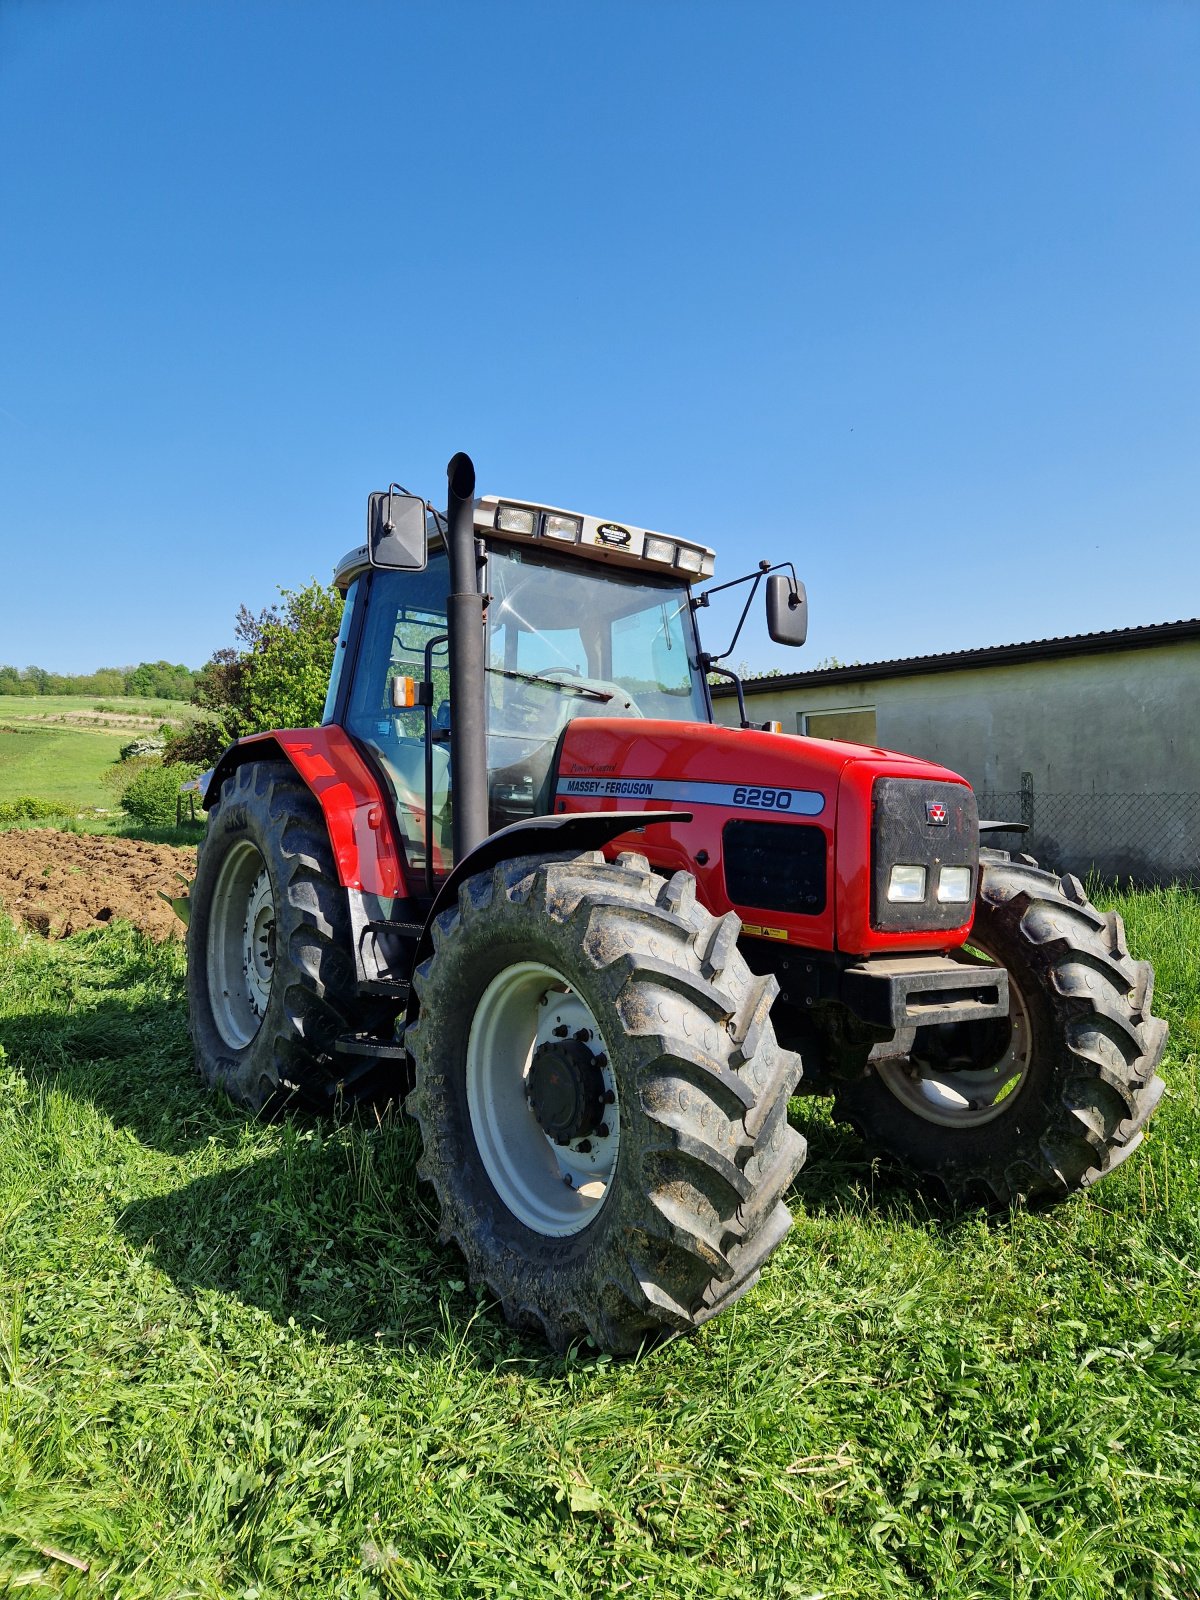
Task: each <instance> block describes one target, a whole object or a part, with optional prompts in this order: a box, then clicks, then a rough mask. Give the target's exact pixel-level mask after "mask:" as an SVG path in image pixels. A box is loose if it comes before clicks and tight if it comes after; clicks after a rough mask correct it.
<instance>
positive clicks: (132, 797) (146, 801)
mask: <svg viewBox="0 0 1200 1600" xmlns="http://www.w3.org/2000/svg"><path fill="white" fill-rule="evenodd" d="M195 775H196V769H195V768H194V767H190V766H187V765H185V764H184V763H183V762H182V761H173V762H171V763H170V764H169V765H167V766H163V765H161V764H155V765H150V766H146V767H143V769H142V770H141V771H140V772H139V773H137V774H136V775H135V777H134V779H133V781H132V782H131V783H130V784H129V785H128V786H127V788H126V789H125V792H124V794H123V795H122V796H121V810H122V811H124V812H125V814H126V816H129V817H132V818H133V820H134V821H135V822H140V823H142V825H143V826H144V827H148V828H173V827H174V826H175V822H176V817H177V811H176V805H177V802H178V799H179V790H180V786H181V785H182V784H184V783H186V782H187V780H188V779H189V778H193V777H195Z"/></svg>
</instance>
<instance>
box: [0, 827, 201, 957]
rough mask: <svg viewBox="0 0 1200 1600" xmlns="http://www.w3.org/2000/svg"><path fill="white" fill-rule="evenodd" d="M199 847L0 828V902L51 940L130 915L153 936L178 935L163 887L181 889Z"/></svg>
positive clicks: (177, 924) (180, 927) (49, 830)
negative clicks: (8, 830) (10, 830)
mask: <svg viewBox="0 0 1200 1600" xmlns="http://www.w3.org/2000/svg"><path fill="white" fill-rule="evenodd" d="M195 872H196V852H195V850H193V849H188V848H176V846H174V845H169V844H143V843H142V842H141V841H140V840H138V839H118V838H115V837H113V836H112V835H108V834H99V833H60V832H58V831H57V830H55V829H53V828H29V829H19V830H14V831H13V832H10V833H0V906H3V908H4V910H5V911H7V913H8V914H9V916H11V917H14V918H15V919H16V920H17V921H18V922H22V923H24V924H25V925H26V926H27V927H30V928H33V929H35V930H36V931H37V932H38V933H45V934H48V935H49V936H50V937H51V938H54V939H65V938H66V937H67V935H68V934H71V933H79V932H81V931H82V930H83V929H84V928H94V927H95V926H96V924H97V923H101V922H113V921H117V920H119V921H122V922H132V923H133V924H134V926H135V927H138V928H141V929H142V931H143V932H144V933H148V934H150V935H151V937H152V938H155V939H181V938H182V937H183V923H182V922H180V920H179V918H178V917H177V916H176V915H175V913H174V911H173V910H172V909H171V907H170V906H169V905H167V904H166V902H165V901H163V900H160V899H159V897H158V891H159V890H160V889H161V890H162V892H163V893H164V894H170V895H180V894H184V893H185V892H186V891H185V889H184V886H183V884H182V883H181V882H180V881H179V875H180V874H181V873H182V874H183V876H184V878H187V879H191V878H192V877H194V876H195Z"/></svg>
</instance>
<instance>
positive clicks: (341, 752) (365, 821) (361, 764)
mask: <svg viewBox="0 0 1200 1600" xmlns="http://www.w3.org/2000/svg"><path fill="white" fill-rule="evenodd" d="M273 755H279V756H282V757H283V758H284V759H285V760H287V761H290V762H291V764H292V766H293V767H295V769H296V771H297V773H298V774H299V775H300V777H301V778H303V780H304V782H305V783H306V784H307V785H308V787H309V789H310V790H311V791H312V793H313V795H314V796H315V797H316V799H317V802H318V804H319V805H320V807H321V811H322V812H323V814H324V817H325V826H326V827H327V828H328V829H329V842H330V845H331V846H332V847H333V859H334V861H335V862H336V864H337V873H338V882H339V883H340V884H341V885H342V887H343V889H360V890H362V891H363V892H364V893H366V894H376V895H380V896H382V897H383V898H384V899H389V900H390V899H397V898H404V897H406V896H407V894H408V885H407V883H406V881H405V874H404V861H403V857H402V856H401V854H400V849H399V845H398V843H397V840H396V833H395V828H394V826H393V822H392V801H391V797H390V795H387V794H385V792H384V790H383V789H382V788H381V786H380V784H379V780H378V779H377V778H376V777H375V774H374V773H373V772H372V771H371V769H370V767H368V766H367V764H366V762H365V761H364V760H363V758H362V756H361V755H360V754H359V751H358V748H357V746H356V745H355V744H354V742H353V740H352V739H351V738H350V736H349V734H347V733H346V731H345V729H344V728H339V727H338V726H337V725H336V723H331V724H329V726H327V727H324V728H287V729H275V730H273V731H272V732H271V733H252V734H250V735H249V736H248V737H247V738H245V739H239V740H238V742H237V743H236V744H233V745H230V747H229V749H228V750H226V751H225V753H224V755H223V756H222V757H221V759H220V760H219V761H218V762H217V764H216V766H215V767H214V769H213V774H212V777H211V778H210V779H209V782H208V787H207V788H206V789H205V791H204V805H205V808H206V809H207V807H208V806H209V805H211V804H212V802H213V801H214V800H215V799H216V797H217V796H218V795H219V794H220V792H221V785H222V783H224V781H225V779H226V778H227V777H229V775H230V773H232V772H236V771H237V769H238V767H241V766H244V765H245V764H246V762H247V761H261V760H264V759H266V760H270V759H271V757H272V756H273Z"/></svg>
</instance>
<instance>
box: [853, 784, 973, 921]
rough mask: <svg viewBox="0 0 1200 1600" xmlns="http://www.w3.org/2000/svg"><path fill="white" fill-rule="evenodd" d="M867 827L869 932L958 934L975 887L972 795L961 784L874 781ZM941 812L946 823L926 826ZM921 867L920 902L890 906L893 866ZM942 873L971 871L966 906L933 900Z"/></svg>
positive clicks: (966, 918)
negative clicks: (923, 883)
mask: <svg viewBox="0 0 1200 1600" xmlns="http://www.w3.org/2000/svg"><path fill="white" fill-rule="evenodd" d="M872 801H873V806H872V809H873V817H872V822H871V863H872V873H871V926H872V927H873V928H878V929H879V930H880V931H881V932H886V933H901V932H904V933H925V932H936V931H938V930H940V929H944V928H959V927H961V926H962V924H963V923H964V922H966V921H968V920H969V919H970V916H971V902H972V900H973V899H974V896H975V889H976V887H977V885H978V881H979V880H978V871H979V812H978V809H977V807H976V804H975V794H974V791H973V790H971V789H968V788H967V787H966V785H965V784H961V783H937V782H926V780H925V779H924V778H876V780H875V787H874V791H873V794H872ZM937 808H940V809H941V811H942V812H944V815H945V818H946V820H945V823H944V824H941V825H936V826H935V825H934V824H933V823H932V822H931V821H930V812H931V809H937ZM899 863H904V864H906V865H909V866H914V867H926V868H927V869H928V878H927V880H926V886H925V899H924V900H923V901H920V900H917V901H911V900H910V901H891V900H889V899H888V897H887V886H888V878H889V876H890V875H891V870H892V868H893V866H896V865H897V864H899ZM942 867H970V869H971V900H967V901H956V900H952V901H940V900H938V899H937V897H936V884H937V880H938V873H939V871H940V870H941V868H942Z"/></svg>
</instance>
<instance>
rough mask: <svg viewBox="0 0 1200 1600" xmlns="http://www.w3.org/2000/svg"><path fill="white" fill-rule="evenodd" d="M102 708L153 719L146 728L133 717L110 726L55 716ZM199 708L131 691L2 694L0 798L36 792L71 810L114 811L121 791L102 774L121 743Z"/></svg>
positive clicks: (135, 716)
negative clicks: (120, 693)
mask: <svg viewBox="0 0 1200 1600" xmlns="http://www.w3.org/2000/svg"><path fill="white" fill-rule="evenodd" d="M100 709H103V710H105V711H110V712H120V713H128V714H129V716H130V718H131V719H132V718H150V719H151V720H150V722H148V723H146V725H145V726H144V727H142V728H139V727H138V725H137V724H136V723H135V722H133V721H132V720H131V721H130V722H129V723H128V725H125V726H121V725H116V726H110V727H90V726H80V725H78V724H73V723H69V722H65V721H62V720H56V719H61V718H63V717H67V716H86V715H88V714H89V713H91V712H93V711H97V710H100ZM194 711H195V708H194V707H189V706H185V705H184V704H183V702H182V701H168V700H156V701H152V700H139V699H137V698H136V697H134V696H132V695H125V696H120V697H118V698H116V699H112V698H107V699H94V698H90V697H88V696H86V695H0V802H2V801H6V800H15V799H17V798H18V797H19V796H21V795H35V796H36V797H37V798H38V799H39V800H51V801H55V802H57V803H60V804H61V805H62V806H63V807H64V809H65V810H66V812H67V813H68V814H69V813H71V812H76V811H84V810H88V809H90V808H93V807H98V808H101V809H105V810H109V809H112V810H115V809H116V804H117V800H116V796H115V794H114V792H113V790H112V789H109V788H106V787H105V786H104V784H102V783H101V781H100V779H101V775H102V774H103V773H104V772H105V770H106V769H107V768H109V767H111V766H112V764H113V762H114V761H116V760H117V758H118V756H119V755H120V753H121V748H122V746H123V745H126V744H128V743H129V741H130V740H131V739H133V738H136V737H137V736H138V733H139V732H143V733H153V732H154V731H155V729H156V728H157V727H158V725H159V723H161V722H162V721H164V720H169V719H178V718H179V717H180V716H181V715H182V714H183V713H185V712H192V713H194Z"/></svg>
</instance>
